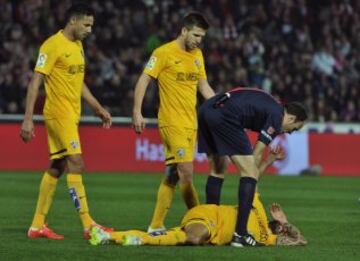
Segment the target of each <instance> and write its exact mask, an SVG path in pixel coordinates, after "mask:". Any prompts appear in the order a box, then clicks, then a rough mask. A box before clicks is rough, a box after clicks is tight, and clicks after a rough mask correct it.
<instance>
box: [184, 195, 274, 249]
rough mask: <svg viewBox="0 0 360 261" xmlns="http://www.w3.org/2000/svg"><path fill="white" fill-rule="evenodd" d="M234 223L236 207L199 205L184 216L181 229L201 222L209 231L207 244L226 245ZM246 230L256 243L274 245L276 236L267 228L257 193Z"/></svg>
mask: <svg viewBox="0 0 360 261" xmlns="http://www.w3.org/2000/svg"><path fill="white" fill-rule="evenodd" d="M236 221H237V206H226V205H220V206H218V205H199V206H196V207H194V208H192V209H190V210H189V211H188V212H187V213H186V214H185V216H184V218H183V220H182V224H181V227H185V226H186V224H188V223H189V222H201V223H203V224H205V225H206V226H207V227H208V229H209V232H210V239H209V243H211V244H213V245H226V244H229V243H230V242H231V240H232V237H233V234H234V232H235V226H236ZM247 229H248V232H249V233H251V234H252V235H253V236H254V238H255V240H256V241H258V242H260V243H263V244H265V245H275V244H276V235H274V234H273V233H272V232H271V230H270V228H269V227H268V219H267V216H266V212H265V209H264V207H263V204H262V202H261V200H260V197H259V195H258V194H257V193H256V194H255V197H254V201H253V207H252V209H251V211H250V215H249V220H248V224H247Z"/></svg>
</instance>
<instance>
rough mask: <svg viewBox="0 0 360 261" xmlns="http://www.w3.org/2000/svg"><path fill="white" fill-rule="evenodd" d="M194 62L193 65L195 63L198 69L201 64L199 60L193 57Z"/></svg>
mask: <svg viewBox="0 0 360 261" xmlns="http://www.w3.org/2000/svg"><path fill="white" fill-rule="evenodd" d="M194 63H195V65H196V67H197V68H198V69H200V66H201V63H200V61H199V60H198V59H195V61H194Z"/></svg>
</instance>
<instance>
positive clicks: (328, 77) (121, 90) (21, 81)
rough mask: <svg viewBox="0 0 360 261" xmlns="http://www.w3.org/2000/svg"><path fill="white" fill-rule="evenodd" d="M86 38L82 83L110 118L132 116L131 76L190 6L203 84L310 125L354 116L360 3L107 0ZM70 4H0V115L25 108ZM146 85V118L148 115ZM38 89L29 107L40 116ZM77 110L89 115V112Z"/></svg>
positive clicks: (358, 107) (152, 107)
mask: <svg viewBox="0 0 360 261" xmlns="http://www.w3.org/2000/svg"><path fill="white" fill-rule="evenodd" d="M87 3H89V4H90V5H91V6H92V7H93V8H94V9H95V11H96V13H97V15H96V20H95V27H94V30H93V34H92V35H91V36H90V37H89V38H88V39H86V40H85V42H84V44H85V52H86V58H87V67H86V82H87V83H88V85H89V87H90V89H91V90H92V92H93V93H94V95H96V97H97V98H98V99H99V100H100V101H101V103H102V104H104V105H105V106H107V107H108V109H109V110H110V111H111V113H112V114H113V115H114V116H131V113H132V112H131V110H132V98H133V89H134V86H135V81H136V79H137V77H138V76H139V74H140V73H141V71H142V68H143V66H144V64H145V63H146V61H147V59H148V58H149V55H150V54H151V52H152V51H153V50H154V48H156V47H157V46H159V45H160V44H162V43H163V42H165V41H169V40H171V39H173V38H175V37H176V35H177V32H178V24H179V21H180V20H181V18H182V17H183V16H184V15H185V14H186V13H187V12H189V11H194V10H197V11H200V12H202V13H204V15H205V16H206V17H207V19H208V20H209V22H210V24H211V26H212V27H211V29H210V30H209V32H208V35H207V37H206V39H205V41H204V54H205V59H206V63H207V73H208V78H209V83H210V84H211V86H212V87H213V88H214V89H215V90H216V92H221V91H226V90H228V89H229V88H231V87H234V86H251V87H254V88H261V89H264V90H265V91H267V92H269V93H271V94H273V95H275V96H277V97H278V98H279V99H281V100H282V101H284V102H286V101H290V100H300V101H303V102H305V104H306V105H307V106H308V107H309V109H310V116H311V117H310V119H311V120H312V121H320V122H327V121H334V122H354V121H359V120H360V95H359V77H360V74H359V73H360V49H359V47H360V18H359V15H360V1H357V0H316V1H311V0H307V1H306V0H263V1H261V0H233V1H231V0H161V1H160V0H159V1H157V0H116V1H115V0H104V1H100V0H98V1H87ZM70 5H71V1H66V0H65V1H55V0H53V1H51V0H17V1H6V0H0V8H1V10H2V14H1V16H0V39H1V41H0V113H3V114H4V113H12V114H14V113H23V112H24V100H25V95H26V87H27V84H28V82H29V78H30V76H31V74H32V70H33V67H34V63H35V61H36V58H37V52H38V48H39V45H40V44H41V43H42V42H43V41H44V40H45V39H46V38H47V37H48V36H49V35H51V34H53V33H55V32H57V30H59V29H60V28H61V27H62V26H63V25H64V16H65V11H66V9H67V7H69V6H70ZM157 101H158V97H157V88H156V87H155V86H151V87H149V90H148V92H147V96H146V99H145V100H144V103H145V104H144V106H143V108H144V116H146V117H155V115H156V108H157ZM43 103H44V91H42V92H41V93H40V97H39V99H38V101H37V104H36V108H35V112H36V113H38V114H41V110H42V106H43ZM83 113H84V114H91V113H92V112H91V111H89V110H88V109H87V108H84V110H83Z"/></svg>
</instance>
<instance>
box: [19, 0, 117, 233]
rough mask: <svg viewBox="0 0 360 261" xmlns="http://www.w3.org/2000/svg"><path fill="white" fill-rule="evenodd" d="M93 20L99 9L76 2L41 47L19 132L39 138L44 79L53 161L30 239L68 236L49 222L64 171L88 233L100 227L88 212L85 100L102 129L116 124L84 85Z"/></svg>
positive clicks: (42, 185)
mask: <svg viewBox="0 0 360 261" xmlns="http://www.w3.org/2000/svg"><path fill="white" fill-rule="evenodd" d="M93 24H94V12H93V10H92V9H91V8H89V7H88V6H86V5H84V4H76V5H73V6H72V7H71V8H70V9H69V10H68V11H67V24H66V26H65V27H64V29H63V30H60V31H59V32H58V33H56V34H54V35H52V36H51V37H49V38H48V39H47V40H46V41H45V42H44V43H43V44H42V46H41V47H40V52H39V56H38V60H37V63H36V66H35V72H34V74H33V76H32V79H31V81H30V83H29V87H28V92H27V97H26V111H25V116H24V120H23V123H22V126H21V132H20V136H21V138H22V139H23V141H24V142H29V141H30V140H31V139H32V138H33V136H34V125H33V120H32V116H33V111H34V104H35V101H36V98H37V95H38V90H39V87H40V85H41V84H42V83H43V82H44V83H45V91H46V102H45V107H44V119H45V127H46V131H47V139H48V145H49V150H50V160H51V165H50V167H49V169H48V170H47V171H45V173H44V175H43V178H42V180H41V183H40V189H39V196H38V201H37V206H36V210H35V215H34V219H33V221H32V224H31V227H30V228H29V231H28V234H27V235H28V237H29V238H39V237H45V238H51V239H63V236H62V235H59V234H57V233H55V232H54V231H52V230H51V229H50V228H48V227H47V225H46V223H45V220H46V215H47V213H48V211H49V209H50V206H51V204H52V199H53V195H54V192H55V189H56V185H57V182H58V179H59V177H60V176H61V175H62V174H64V173H67V184H68V187H69V192H70V196H71V198H72V200H73V202H74V204H75V208H76V209H77V211H78V212H79V215H80V219H81V221H82V224H83V227H84V237H85V238H89V228H90V227H91V226H94V225H95V226H96V225H97V224H96V222H95V221H94V220H93V218H92V217H91V216H90V214H89V209H88V204H87V199H86V193H85V189H84V185H83V182H82V176H81V173H82V172H83V170H84V163H83V159H82V155H81V145H80V139H79V134H78V125H79V119H80V113H81V112H80V111H81V98H83V99H84V100H85V101H86V102H87V103H88V104H89V105H90V106H91V107H92V108H93V109H94V111H95V112H96V114H97V115H98V116H99V117H100V118H101V120H102V122H103V127H105V128H109V127H110V126H111V116H110V114H109V113H108V112H107V111H106V110H105V109H104V108H103V107H102V106H101V105H100V104H99V102H98V101H97V100H96V98H95V97H94V96H93V95H92V94H91V92H90V91H89V89H88V87H87V86H86V84H85V83H84V73H85V58H84V51H83V46H82V43H81V41H82V40H83V39H84V38H85V37H86V36H87V35H88V34H90V33H91V29H92V26H93ZM98 226H100V225H98ZM103 228H104V227H103ZM104 229H105V230H108V228H104Z"/></svg>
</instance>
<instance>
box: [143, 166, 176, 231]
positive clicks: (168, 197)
mask: <svg viewBox="0 0 360 261" xmlns="http://www.w3.org/2000/svg"><path fill="white" fill-rule="evenodd" d="M178 180H179V176H178V174H177V166H176V164H168V165H167V166H166V168H165V177H164V178H163V180H162V181H161V183H160V186H159V189H158V192H157V199H156V204H155V209H154V213H153V217H152V220H151V223H150V226H149V228H148V232H149V233H153V232H159V231H160V232H161V231H165V227H164V220H165V217H166V215H167V213H168V211H169V209H170V207H171V203H172V200H173V196H174V193H175V189H176V184H177V183H178Z"/></svg>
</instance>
